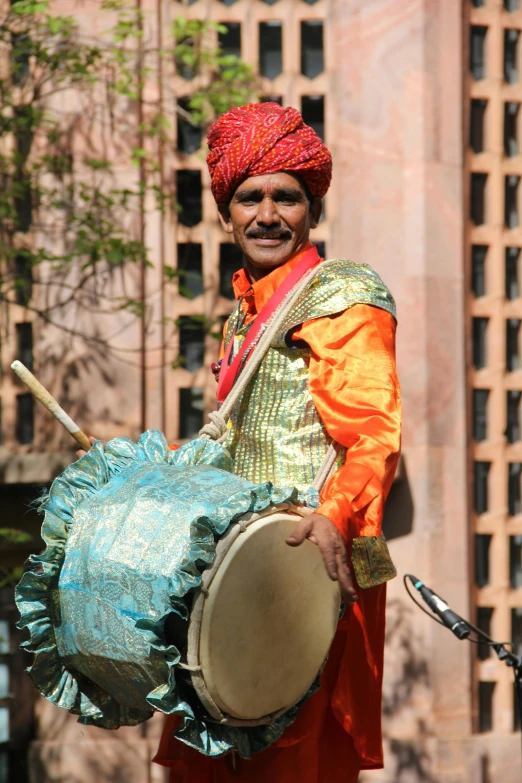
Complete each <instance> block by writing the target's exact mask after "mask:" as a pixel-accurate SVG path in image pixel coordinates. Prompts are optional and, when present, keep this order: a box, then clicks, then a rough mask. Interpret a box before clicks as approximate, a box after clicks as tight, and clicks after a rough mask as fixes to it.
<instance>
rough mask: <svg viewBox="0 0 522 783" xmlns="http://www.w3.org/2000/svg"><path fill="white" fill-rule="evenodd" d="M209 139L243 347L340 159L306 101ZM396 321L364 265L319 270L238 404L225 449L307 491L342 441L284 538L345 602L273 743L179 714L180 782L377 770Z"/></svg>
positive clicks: (244, 467)
mask: <svg viewBox="0 0 522 783" xmlns="http://www.w3.org/2000/svg"><path fill="white" fill-rule="evenodd" d="M208 142H209V148H210V152H209V155H208V159H207V161H208V165H209V170H210V174H211V180H212V192H213V195H214V197H215V200H216V202H217V205H218V212H219V219H220V221H221V225H222V226H223V229H224V230H225V232H226V233H227V234H229V235H231V236H232V237H233V238H234V242H235V243H236V244H237V245H238V247H239V248H240V249H241V251H242V254H243V259H244V269H242V270H241V271H239V272H238V273H236V274H235V275H234V278H233V286H234V291H235V294H236V297H237V298H238V299H239V305H238V307H237V308H236V310H235V311H234V312H233V314H232V316H231V318H230V319H229V322H228V324H227V327H226V329H225V339H224V348H227V347H228V346H229V345H230V344H231V341H233V342H232V346H231V347H233V349H234V350H233V352H236V351H237V350H238V348H239V346H240V345H241V343H242V341H243V340H244V339H246V335H247V334H248V331H249V328H250V327H251V325H252V324H253V323H254V321H255V319H256V317H257V315H258V314H259V313H260V311H261V310H262V308H263V307H264V306H265V305H266V304H267V302H270V301H273V300H272V299H271V297H273V296H274V294H276V293H277V291H278V290H279V289H280V286H281V285H282V283H283V281H284V280H285V279H286V278H287V276H288V275H289V274H290V273H291V272H292V270H294V269H295V268H296V267H297V266H298V265H299V263H300V262H302V260H303V258H304V256H305V255H306V254H308V255H307V258H311V257H312V255H313V251H310V249H311V244H310V241H309V233H310V230H311V229H313V228H315V227H316V226H317V223H318V221H319V217H320V213H321V199H322V198H323V197H324V195H325V193H326V191H327V190H328V187H329V184H330V179H331V167H332V161H331V156H330V153H329V151H328V149H327V148H326V147H325V145H324V144H323V142H322V141H321V139H320V138H319V137H318V136H317V135H316V134H315V133H314V131H313V130H312V129H311V128H309V127H308V126H306V125H304V123H303V121H302V118H301V115H300V114H299V113H298V112H297V111H295V110H294V109H291V108H287V109H283V108H281V107H280V106H278V105H277V104H273V103H266V104H253V105H249V106H243V107H241V108H239V109H233V110H232V111H230V112H228V113H227V114H225V115H223V116H222V117H221V119H220V120H218V122H216V123H215V124H214V126H213V127H212V128H211V130H210V133H209V137H208ZM310 252H311V253H312V255H310ZM313 263H315V262H314V261H313V259H312V265H313ZM395 327H396V324H395V318H394V304H393V299H392V298H391V295H390V294H389V292H388V291H387V289H386V288H385V286H384V285H383V284H382V282H381V281H380V279H379V278H378V276H377V275H376V274H375V273H374V272H372V270H371V269H369V267H365V266H358V265H356V264H353V263H351V262H348V261H342V260H340V261H338V262H335V263H334V264H332V265H330V266H329V267H325V268H321V267H320V266H319V267H318V271H317V275H316V276H315V277H314V279H313V280H312V282H311V283H310V284H309V286H308V287H307V289H306V290H305V292H304V294H303V296H302V297H301V299H300V300H299V302H298V303H297V304H296V306H295V307H294V308H292V310H291V312H290V314H289V316H288V317H287V318H286V320H285V325H284V329H283V330H282V332H281V334H279V335H277V336H276V338H275V339H274V340H273V341H272V343H271V345H270V348H269V350H268V352H267V354H266V355H265V358H264V359H263V360H262V362H261V364H260V366H259V367H258V369H257V370H256V373H255V375H254V377H253V379H252V380H251V381H250V383H249V385H248V386H247V389H246V390H245V392H244V393H243V395H242V397H241V398H240V399H239V400H238V402H237V404H236V405H235V408H234V409H233V411H232V414H231V418H230V422H229V431H228V437H227V441H226V445H227V448H228V449H229V450H230V452H231V454H232V457H233V459H234V468H235V472H236V473H238V474H239V475H242V476H244V477H245V478H247V479H250V480H252V481H257V482H261V481H265V480H271V481H272V482H273V483H274V484H276V485H288V484H292V485H294V486H297V487H298V488H299V489H300V490H301V491H303V492H306V490H307V489H308V488H309V486H310V485H311V483H312V481H313V478H314V475H315V474H316V473H317V471H318V469H319V467H320V465H321V463H322V460H323V458H324V455H325V453H326V451H327V449H328V447H329V445H330V443H332V442H333V441H335V442H336V443H337V444H339V445H340V447H341V451H340V454H339V458H338V461H337V470H336V471H335V472H334V473H333V475H332V476H331V477H330V478H329V479H328V481H327V482H326V484H325V486H324V488H323V490H322V492H321V497H320V505H319V507H318V508H317V509H316V510H315V511H314V513H312V514H310V515H309V516H307V517H304V518H303V520H302V522H300V523H299V524H298V525H297V527H296V529H295V531H294V532H293V534H292V535H291V536H290V538H289V539H288V541H287V543H288V544H289V545H290V546H299V545H300V544H301V543H302V542H303V541H304V539H305V538H309V539H310V540H311V541H313V542H314V543H315V544H317V546H318V547H319V548H320V550H321V553H322V555H323V558H324V561H325V565H326V567H327V570H328V573H329V574H330V576H331V578H332V579H336V580H338V581H339V584H340V587H341V592H342V595H343V599H344V603H345V607H346V608H345V613H344V616H343V618H342V619H341V621H340V623H339V627H338V632H337V635H336V637H335V640H334V643H333V645H332V648H331V651H330V655H329V658H328V661H327V663H326V666H325V668H324V671H323V673H322V677H321V688H320V689H319V691H318V692H317V693H316V694H315V695H314V696H312V697H311V698H310V699H309V700H308V701H307V702H306V703H305V704H304V706H303V707H302V708H301V710H300V713H299V716H298V718H297V720H296V721H295V723H294V724H293V725H292V726H290V727H289V728H288V729H287V730H286V732H285V733H284V734H283V736H282V737H281V739H279V740H278V741H277V742H275V743H274V744H273V745H272V746H271V747H270V748H268V749H267V750H265V751H262V752H261V753H258V754H255V755H254V757H253V758H252V759H250V760H247V759H238V758H237V757H234V758H231V757H230V756H228V757H224V758H220V759H208V758H206V757H205V756H202V755H200V754H198V753H197V752H196V751H194V750H192V749H191V748H188V747H185V746H184V745H182V744H181V743H180V742H178V741H177V740H176V739H175V738H174V737H173V731H174V730H175V729H176V727H177V723H176V721H177V719H176V718H175V717H169V718H168V719H167V723H166V727H165V731H164V734H163V738H162V741H161V745H160V749H159V752H158V755H157V757H156V761H157V762H158V763H160V764H164V765H166V766H170V767H171V776H170V781H171V783H214V782H218V783H225V782H226V781H235V780H243V781H249V783H262V782H263V783H264V782H265V781H266V783H268V782H269V781H270V783H327V782H328V783H330V781H336V782H337V781H339V782H341V781H342V782H343V783H355V781H357V778H358V775H359V771H360V770H361V769H378V768H380V767H382V744H381V728H380V717H381V716H380V711H381V681H382V668H383V648H384V609H385V597H386V585H385V582H386V581H387V580H388V579H390V578H392V576H394V574H395V572H394V569H393V565H392V564H391V561H390V559H389V555H388V552H387V549H386V544H385V542H384V539H383V538H382V536H381V521H382V515H383V508H384V501H385V498H386V495H387V493H388V491H389V489H390V486H391V482H392V480H393V475H394V472H395V469H396V465H397V460H398V455H399V449H400V397H399V388H398V382H397V377H396V372H395V356H394V354H395ZM229 359H230V356H227V363H226V364H225V365H224V366H222V368H221V373H225V372H227V371H228V369H227V368H228V361H229ZM298 665H299V661H296V666H298Z"/></svg>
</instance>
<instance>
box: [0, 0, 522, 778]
mask: <svg viewBox="0 0 522 783" xmlns="http://www.w3.org/2000/svg"><path fill="white" fill-rule="evenodd" d="M60 4H61V5H62V6H63V7H64V8H67V9H68V10H69V12H70V9H71V8H74V9H75V13H77V14H78V16H79V18H80V20H81V22H82V24H85V25H87V26H90V29H92V27H93V26H94V27H95V26H96V18H95V13H94V12H93V11H91V10H90V8H89V4H86V3H73V2H71V1H70V0H69V2H66V0H63V2H62V3H60ZM144 6H145V7H146V8H148V10H149V11H150V13H151V15H152V16H153V17H154V18H155V19H156V20H158V18H160V19H161V18H162V19H163V20H165V21H166V20H168V19H169V18H172V17H173V16H174V15H176V14H184V15H187V16H189V17H191V18H212V19H215V20H217V21H220V22H224V23H225V24H227V25H228V33H226V34H221V35H222V40H221V43H222V45H223V46H224V48H225V49H227V50H228V51H230V52H234V53H238V54H240V55H241V57H242V58H244V59H245V61H247V62H249V63H252V64H253V65H254V66H256V67H257V68H258V69H259V71H260V74H261V84H262V93H263V97H265V98H272V99H275V100H278V101H281V102H282V103H283V105H292V106H295V107H296V108H298V109H300V110H302V111H303V114H304V116H305V119H306V120H307V121H308V122H309V123H310V124H312V125H313V126H314V127H315V128H316V130H317V131H318V132H319V133H320V134H321V135H323V136H324V138H325V141H326V143H327V144H328V145H329V146H330V148H331V150H332V153H333V156H334V180H333V185H332V189H331V191H330V192H329V194H328V196H327V197H326V200H325V217H324V219H323V220H322V222H321V224H320V226H319V227H318V229H317V231H316V233H315V240H316V241H318V242H321V243H324V249H325V253H326V256H327V257H334V256H342V257H348V258H351V259H353V260H356V261H360V262H365V263H369V264H371V265H372V266H373V267H374V268H375V269H376V270H377V271H378V272H379V274H380V275H381V276H382V277H383V278H384V280H385V282H386V283H387V284H388V285H389V287H390V288H391V290H392V292H393V293H394V296H395V297H396V300H397V306H398V318H399V330H398V365H399V373H400V378H401V385H402V395H403V406H404V459H403V464H402V468H401V476H400V479H399V480H398V481H397V482H396V483H395V484H394V487H393V489H392V492H391V495H390V498H389V502H388V506H387V511H386V519H385V531H386V534H387V536H388V539H389V540H390V548H391V551H392V555H393V557H394V560H395V562H396V565H397V568H398V571H399V573H400V574H401V575H402V574H404V573H408V572H411V571H413V572H414V573H415V574H416V575H417V576H419V577H421V578H422V579H423V580H424V581H425V582H426V583H428V584H429V585H430V586H431V587H432V588H433V589H434V590H435V591H437V592H438V593H440V594H442V595H443V596H444V597H445V598H446V599H447V600H448V602H449V603H450V604H451V606H452V607H453V608H454V609H455V611H457V612H459V613H460V614H461V615H462V616H464V617H468V618H471V619H472V620H473V621H474V622H476V623H477V624H478V625H480V626H481V627H482V628H483V629H484V630H486V631H488V632H489V633H490V634H491V635H492V636H493V638H495V639H502V640H503V639H513V641H514V643H515V648H516V651H517V652H518V653H519V654H522V507H521V497H522V489H521V483H520V482H521V475H522V467H521V466H522V445H521V444H522V441H521V435H520V432H521V430H520V419H519V415H520V414H519V407H520V405H519V404H520V399H521V393H522V375H521V372H522V370H521V369H520V368H521V366H522V365H521V364H520V323H521V320H522V299H521V288H520V286H521V283H520V277H519V274H520V272H519V270H518V260H519V255H520V248H521V247H522V233H521V229H520V225H521V222H520V221H521V217H520V216H521V214H522V213H521V211H520V210H521V209H522V207H521V203H522V202H521V201H520V199H521V198H522V196H521V193H522V189H521V188H520V187H519V183H520V177H521V176H522V157H521V145H522V141H521V139H522V135H521V134H522V131H521V130H520V128H521V125H520V123H521V121H522V120H521V119H520V118H521V116H522V115H521V113H520V111H519V109H520V103H521V101H522V65H521V61H520V57H521V56H522V55H521V51H522V48H521V47H522V44H520V45H519V38H520V33H521V31H522V7H520V4H519V2H518V0H316V1H315V2H314V0H270V2H263V1H262V0H225V2H222V1H221V0H193V1H192V2H189V4H184V3H177V2H174V1H173V0H158V2H157V3H154V2H152V0H150V2H148V3H147V2H146V3H144ZM158 9H159V10H160V11H161V13H162V16H160V17H158V16H157V12H158ZM154 14H156V16H154ZM155 29H156V28H155ZM156 32H157V30H156ZM164 88H165V92H166V95H167V96H168V97H169V100H170V98H171V97H172V99H173V100H174V99H178V100H181V101H182V100H183V98H184V97H185V96H186V95H188V93H189V92H190V88H191V84H190V81H187V80H185V79H184V78H183V76H182V75H179V74H177V75H173V76H172V78H169V81H168V83H165V85H164ZM173 134H174V137H173V139H172V142H173V143H172V147H171V148H170V149H169V150H167V151H166V154H165V163H164V165H165V171H166V176H169V177H173V178H174V179H175V182H176V184H177V192H178V202H179V203H180V204H181V207H182V211H181V213H180V214H179V216H178V219H177V220H172V221H170V222H169V220H167V219H166V218H162V219H159V218H158V221H157V224H156V225H155V226H152V227H151V229H150V235H149V236H148V237H147V242H148V244H149V246H150V247H151V248H152V254H153V258H154V261H155V264H156V266H155V267H154V268H153V269H151V270H149V271H148V272H147V274H148V276H149V283H150V286H151V289H153V288H154V281H155V280H157V279H158V277H159V270H160V269H161V265H162V264H164V263H169V264H172V265H173V266H175V267H176V266H177V267H178V270H179V271H180V272H181V273H182V275H183V281H184V285H185V288H187V289H189V290H190V292H191V297H192V298H188V297H187V296H186V295H184V294H183V292H182V291H177V292H174V293H172V292H170V291H169V292H166V293H165V294H164V295H163V298H162V297H161V296H158V298H157V301H156V304H155V306H156V307H157V309H158V312H159V313H160V314H161V313H164V314H165V313H166V314H167V315H169V316H173V315H175V317H176V318H180V317H181V319H182V320H181V321H180V329H179V331H178V336H177V338H176V339H175V340H173V342H172V344H171V345H169V348H168V350H166V352H165V355H164V356H163V359H164V361H158V351H157V349H156V347H155V346H156V345H157V339H156V338H157V334H156V335H154V334H152V335H150V337H149V339H150V345H149V350H148V352H147V357H148V359H147V364H148V366H149V369H148V370H146V373H145V375H146V385H145V395H146V399H145V401H144V400H143V385H140V372H139V369H138V368H136V367H133V366H131V365H128V364H125V365H123V364H121V365H118V364H113V365H111V368H110V369H111V372H110V374H109V377H110V383H109V382H107V373H106V370H107V367H105V368H104V367H103V366H102V365H100V364H95V365H94V366H90V368H89V370H88V371H87V369H85V368H86V367H87V364H86V363H85V361H84V360H85V359H86V357H84V356H80V355H78V354H75V353H74V352H75V351H78V350H79V349H77V347H75V346H74V345H72V346H71V345H69V346H68V347H67V349H65V348H62V353H60V354H58V353H57V352H56V351H55V352H54V353H53V351H52V349H51V347H52V345H53V344H54V342H53V341H55V340H57V339H58V337H57V335H56V334H55V333H50V332H49V330H47V331H46V332H45V333H40V332H38V334H37V331H36V330H37V329H38V326H37V325H33V326H32V327H31V326H30V324H31V317H30V316H29V315H28V314H27V313H26V312H25V310H24V308H23V307H22V306H21V307H20V310H19V312H18V313H16V317H15V318H14V321H15V331H14V333H13V339H12V341H11V343H10V344H9V345H8V346H7V350H4V351H3V356H2V362H3V368H2V369H3V378H2V382H1V383H2V386H1V389H0V394H1V399H2V409H3V413H4V415H3V420H2V427H3V441H2V443H3V445H2V446H0V464H1V465H2V469H3V473H2V475H3V482H4V484H3V486H2V487H1V489H0V492H1V493H2V494H1V497H2V503H4V502H6V501H5V498H7V497H8V496H9V498H11V499H12V498H14V500H10V502H13V503H14V504H15V506H16V499H17V498H19V499H20V498H21V495H22V494H24V493H25V495H26V494H27V493H28V492H29V491H30V490H29V486H34V487H36V486H37V485H41V484H45V483H46V482H48V481H49V480H50V479H51V478H52V476H53V475H56V473H57V471H58V470H59V466H60V465H61V464H64V463H65V462H66V461H67V459H70V458H71V452H70V451H68V447H69V444H68V443H67V441H66V440H65V439H64V438H62V436H61V435H60V434H56V429H55V428H54V429H53V425H52V424H50V423H49V421H48V420H47V419H46V414H45V413H44V412H42V411H38V410H36V409H35V410H34V426H33V429H32V431H30V432H29V431H25V430H24V424H23V421H24V420H25V419H26V418H27V416H26V415H25V414H27V411H28V410H29V408H30V403H29V401H28V400H27V398H25V401H24V400H21V399H20V396H21V395H23V390H22V389H20V387H19V386H17V385H16V383H15V382H14V380H13V379H12V378H11V377H10V376H9V373H8V370H7V368H8V364H9V362H10V361H11V360H12V358H14V356H15V355H16V354H18V355H19V356H20V358H22V360H23V359H24V356H26V357H27V356H28V355H29V353H30V351H31V350H32V347H31V346H32V345H33V344H34V363H35V367H36V368H37V370H38V373H39V374H40V375H41V376H42V379H43V380H44V382H46V385H48V386H49V387H50V388H51V389H52V390H53V391H54V392H55V393H56V396H58V397H59V398H60V399H64V400H65V401H66V402H67V403H68V404H69V406H71V408H72V410H71V412H72V413H73V414H74V415H76V416H77V417H78V420H79V423H80V424H81V425H82V427H83V428H84V429H86V430H88V431H90V432H94V433H96V434H97V435H99V436H100V437H103V438H106V437H110V436H111V435H114V434H126V435H130V436H131V437H135V436H136V435H137V434H138V433H139V432H140V430H141V429H143V428H144V427H146V428H149V427H158V428H160V429H162V430H164V431H165V432H166V434H167V437H168V438H169V439H171V440H175V439H178V438H187V437H191V436H192V435H193V434H194V433H195V432H196V431H197V429H198V428H199V426H200V424H201V423H202V421H203V416H204V409H205V408H206V409H209V408H210V407H211V405H212V394H213V382H211V380H210V378H209V364H210V362H211V361H213V360H214V359H215V356H216V352H217V342H216V341H215V340H213V339H212V338H209V337H206V336H205V335H204V334H203V333H202V332H201V333H198V332H197V330H196V331H194V330H193V329H192V330H190V329H189V328H188V322H187V321H185V322H184V321H183V317H187V316H191V315H201V316H205V317H206V318H207V319H216V320H217V321H219V319H220V318H222V317H223V316H224V315H225V314H226V313H227V312H228V311H229V310H230V308H231V306H232V302H231V291H230V282H229V281H230V276H231V273H232V271H233V270H234V269H235V268H236V266H237V264H238V258H237V255H236V254H235V252H234V249H233V246H231V245H230V244H229V243H228V240H227V239H226V238H225V236H224V235H223V234H222V233H221V232H220V229H219V227H218V223H217V220H216V215H215V207H214V204H213V201H212V197H211V194H210V190H209V180H208V174H207V172H206V170H205V166H204V160H203V156H202V154H201V151H200V144H201V140H200V139H199V138H198V136H197V133H195V132H194V131H193V130H192V129H191V128H190V127H188V126H187V125H186V124H184V123H183V121H179V122H178V125H177V127H176V128H175V129H174V131H173ZM185 294H186V292H185ZM162 308H164V309H163V310H162ZM137 339H138V333H137V331H132V329H130V330H128V332H127V334H126V340H127V341H128V344H129V345H130V344H132V342H133V340H134V341H136V340H137ZM176 341H177V342H176ZM24 351H25V353H24ZM49 352H50V353H51V354H52V356H53V359H54V361H53V362H51V365H50V366H51V367H52V371H51V370H49V368H48V366H47V365H46V363H45V361H44V357H45V356H47V355H49ZM180 353H181V354H182V356H183V357H184V364H183V367H181V368H178V369H175V370H174V369H170V362H171V360H172V358H173V357H174V356H176V355H178V354H180ZM57 359H59V361H57ZM71 364H75V366H76V368H77V372H76V373H75V374H74V375H71V376H68V375H67V372H66V368H67V366H68V365H71ZM64 368H65V369H64ZM78 368H79V370H78ZM64 384H66V388H65V391H64ZM140 394H141V395H142V397H141V399H140ZM80 400H81V401H82V402H81V404H80ZM24 406H26V407H24ZM143 410H144V412H145V413H144V415H142V413H140V411H142V412H143ZM24 412H25V413H24ZM17 416H18V422H17ZM17 493H18V494H17ZM13 513H15V512H13ZM31 524H34V522H31ZM0 613H1V617H0V623H3V626H2V627H4V632H5V636H6V637H8V636H9V633H11V636H10V638H11V642H10V643H8V642H5V643H4V647H3V648H0V666H1V667H3V668H2V669H1V670H0V674H2V672H6V675H5V676H6V677H11V678H12V681H13V682H15V685H16V684H17V683H21V682H22V681H21V679H20V674H19V667H20V664H19V661H20V656H19V654H18V653H16V652H15V637H14V631H12V628H11V631H10V627H11V626H10V624H11V623H12V618H13V614H12V611H11V610H10V609H9V600H8V597H6V600H5V602H4V603H2V602H1V601H0ZM488 653H489V654H488ZM2 682H3V680H2V679H0V687H2ZM20 687H23V688H25V685H20ZM12 693H13V691H12V688H11V687H10V686H8V685H6V686H5V687H4V693H3V694H2V700H1V701H0V742H3V745H0V780H2V779H5V780H13V781H14V780H16V782H17V783H18V781H20V783H22V781H24V779H25V778H24V777H23V775H26V773H25V772H24V771H23V767H24V764H23V762H22V761H20V758H21V754H22V750H23V747H25V746H26V745H27V744H28V743H29V742H30V750H29V759H30V763H29V767H30V770H31V780H32V782H33V783H36V781H38V783H40V781H45V780H53V781H63V783H75V782H76V781H80V780H81V781H87V780H93V781H102V780H106V781H107V783H108V782H109V781H116V780H121V781H123V780H125V781H128V782H129V783H130V782H131V781H132V783H134V781H136V783H138V782H139V783H141V782H142V781H155V782H156V783H159V781H162V780H164V775H163V771H162V770H161V769H159V768H155V767H154V765H151V764H150V758H151V754H152V753H153V751H154V748H155V745H156V743H157V738H158V735H159V732H160V730H161V721H162V719H161V717H160V716H156V717H155V719H154V720H153V721H151V722H150V723H149V724H148V725H146V726H144V727H142V728H140V729H126V730H120V731H119V732H118V733H117V734H115V735H113V734H104V733H103V732H102V731H99V730H94V729H85V728H83V727H79V726H78V725H77V724H76V723H74V721H73V720H72V719H70V718H69V717H68V716H66V715H65V714H61V713H60V712H59V711H58V710H56V709H55V708H53V707H52V706H51V705H48V704H46V703H44V702H43V701H40V700H36V699H35V702H34V706H33V707H32V708H31V709H30V710H26V713H25V718H24V721H22V722H21V721H16V720H15V717H14V716H15V710H16V709H17V702H16V696H15V698H12ZM24 693H25V691H24ZM25 703H26V704H27V700H26V702H25ZM8 716H10V721H11V722H10V723H9V720H8ZM31 716H32V717H31ZM31 721H32V724H31V728H30V729H28V728H27V726H28V724H29V723H30V722H31ZM21 723H22V724H23V725H22V726H21V725H20V724H21ZM384 729H385V747H386V767H385V769H384V770H383V771H380V772H373V773H367V774H365V775H363V776H361V777H362V780H364V781H365V783H369V782H370V781H382V782H386V783H410V782H413V781H415V782H417V781H418V783H421V782H422V783H424V782H425V783H518V781H520V779H521V766H520V736H519V733H518V732H519V728H518V724H517V719H516V709H515V704H514V693H513V679H512V673H511V672H510V671H509V670H508V669H507V668H506V667H505V666H503V665H502V664H501V663H499V662H498V661H497V660H496V658H495V657H494V656H493V655H492V654H491V651H488V650H487V648H486V649H485V648H483V647H479V648H478V649H476V648H475V647H474V646H471V645H468V644H467V643H462V642H458V641H457V640H456V639H455V638H454V637H453V636H452V635H451V634H450V633H449V632H448V631H446V630H445V629H443V628H438V627H436V626H435V625H434V624H433V623H431V622H430V621H429V620H428V619H427V618H426V617H425V616H424V615H422V614H421V613H420V611H418V610H417V609H415V607H413V605H412V604H411V603H410V602H409V599H408V598H407V597H406V595H405V592H404V587H403V585H402V582H401V580H400V579H397V580H395V581H394V582H392V583H391V584H390V588H389V611H388V634H387V662H386V674H385V688H384ZM2 732H3V733H2ZM13 732H14V733H13ZM2 754H3V755H2ZM17 754H18V755H17ZM9 764H11V765H16V764H18V765H19V766H18V767H16V769H19V770H20V772H19V776H18V777H9V772H8V771H7V767H8V765H9ZM12 769H15V766H12ZM2 775H3V778H2Z"/></svg>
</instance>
